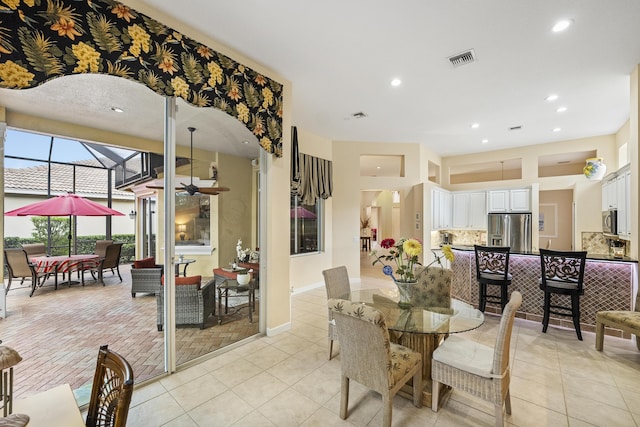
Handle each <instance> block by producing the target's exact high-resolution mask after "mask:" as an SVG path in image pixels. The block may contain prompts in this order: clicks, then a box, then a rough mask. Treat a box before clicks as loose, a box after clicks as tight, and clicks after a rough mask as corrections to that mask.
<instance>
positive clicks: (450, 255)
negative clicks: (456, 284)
mask: <svg viewBox="0 0 640 427" xmlns="http://www.w3.org/2000/svg"><path fill="white" fill-rule="evenodd" d="M442 253H443V254H444V257H445V258H446V259H447V260H448V261H449V262H453V259H454V258H455V255H454V254H453V251H452V250H451V246H443V247H442Z"/></svg>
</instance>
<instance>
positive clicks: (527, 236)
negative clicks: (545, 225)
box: [487, 213, 531, 252]
mask: <svg viewBox="0 0 640 427" xmlns="http://www.w3.org/2000/svg"><path fill="white" fill-rule="evenodd" d="M487 240H488V242H487V244H488V246H509V247H510V248H511V251H512V252H531V214H530V213H490V214H489V222H488V229H487Z"/></svg>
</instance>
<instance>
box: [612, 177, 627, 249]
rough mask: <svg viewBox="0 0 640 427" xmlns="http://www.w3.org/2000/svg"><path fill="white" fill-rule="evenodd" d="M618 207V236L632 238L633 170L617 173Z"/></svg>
mask: <svg viewBox="0 0 640 427" xmlns="http://www.w3.org/2000/svg"><path fill="white" fill-rule="evenodd" d="M615 188H616V207H617V209H618V236H619V237H620V238H622V239H630V238H631V204H630V199H631V169H630V168H628V167H625V168H623V169H621V170H620V171H618V172H617V174H616V179H615Z"/></svg>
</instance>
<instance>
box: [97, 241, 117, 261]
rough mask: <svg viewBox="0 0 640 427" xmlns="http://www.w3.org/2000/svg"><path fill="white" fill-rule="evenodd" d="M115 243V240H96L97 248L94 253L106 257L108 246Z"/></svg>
mask: <svg viewBox="0 0 640 427" xmlns="http://www.w3.org/2000/svg"><path fill="white" fill-rule="evenodd" d="M112 243H113V240H96V248H95V249H94V250H93V253H94V254H96V255H98V256H99V257H100V258H104V257H106V256H107V246H109V245H110V244H112Z"/></svg>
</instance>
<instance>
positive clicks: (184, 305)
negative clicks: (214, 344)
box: [156, 276, 216, 331]
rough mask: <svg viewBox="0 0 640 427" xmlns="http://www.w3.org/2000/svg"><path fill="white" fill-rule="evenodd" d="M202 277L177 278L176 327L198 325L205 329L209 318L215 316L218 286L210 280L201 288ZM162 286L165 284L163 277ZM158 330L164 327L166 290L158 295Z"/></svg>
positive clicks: (160, 291) (162, 289)
mask: <svg viewBox="0 0 640 427" xmlns="http://www.w3.org/2000/svg"><path fill="white" fill-rule="evenodd" d="M201 281H202V277H201V276H188V277H176V278H175V283H176V326H181V325H198V326H199V327H200V329H204V326H205V323H206V321H207V319H208V318H209V316H212V315H215V307H216V297H215V296H216V285H215V280H213V279H212V280H210V281H209V282H207V283H206V284H204V285H202V286H200V283H201ZM161 284H164V277H162V280H161ZM156 308H157V310H156V314H157V322H156V323H157V325H158V330H159V331H161V330H162V327H163V325H164V288H163V287H161V288H160V290H159V291H158V292H157V293H156Z"/></svg>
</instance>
